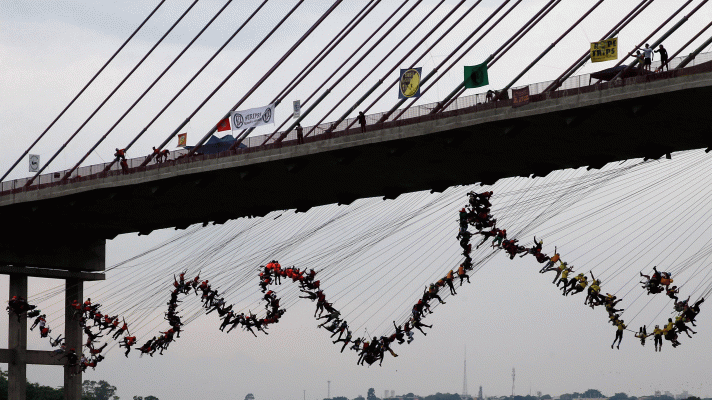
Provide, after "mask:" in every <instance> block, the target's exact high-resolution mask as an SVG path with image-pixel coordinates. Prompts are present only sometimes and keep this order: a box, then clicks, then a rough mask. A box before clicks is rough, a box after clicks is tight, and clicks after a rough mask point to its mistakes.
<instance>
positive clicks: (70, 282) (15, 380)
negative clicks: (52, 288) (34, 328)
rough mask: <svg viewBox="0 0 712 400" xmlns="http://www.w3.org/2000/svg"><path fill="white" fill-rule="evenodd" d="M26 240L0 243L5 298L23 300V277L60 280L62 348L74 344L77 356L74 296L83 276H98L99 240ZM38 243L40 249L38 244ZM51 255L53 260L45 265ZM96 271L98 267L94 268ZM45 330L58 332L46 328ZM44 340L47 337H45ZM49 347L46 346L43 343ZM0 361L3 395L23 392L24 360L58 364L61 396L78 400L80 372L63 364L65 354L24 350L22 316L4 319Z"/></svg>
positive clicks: (18, 396) (80, 292)
mask: <svg viewBox="0 0 712 400" xmlns="http://www.w3.org/2000/svg"><path fill="white" fill-rule="evenodd" d="M26 243H27V242H24V243H23V244H21V245H18V246H13V244H12V243H10V244H5V245H0V274H7V275H10V290H9V296H8V299H10V298H12V297H13V296H18V297H19V296H22V297H24V298H25V299H27V280H28V277H30V276H34V277H41V278H54V279H64V280H65V285H66V286H65V294H64V302H65V311H64V322H65V324H64V337H65V344H66V347H67V349H72V348H73V349H75V351H76V353H77V355H78V356H80V357H81V354H82V345H83V338H82V336H83V331H82V328H81V326H80V325H79V323H78V321H77V320H75V319H73V315H74V309H73V308H72V307H71V304H72V302H73V301H74V300H77V301H79V302H83V301H84V298H83V297H84V281H95V280H103V279H104V278H105V276H104V273H103V271H104V257H105V241H104V240H101V241H89V242H85V245H84V246H81V245H79V246H78V245H76V242H73V243H72V245H71V246H68V245H67V244H66V243H64V244H61V243H60V244H59V245H58V246H48V245H47V243H51V242H48V241H36V242H35V243H41V244H40V245H37V246H29V247H33V248H28V245H27V244H26ZM40 247H41V248H40ZM48 260H54V262H52V264H53V265H47V261H48ZM97 271H99V272H97ZM49 327H50V329H51V330H52V332H51V333H50V335H52V336H54V337H56V336H57V335H59V330H58V329H52V326H51V325H50V326H49ZM47 340H48V339H47ZM47 347H49V346H47ZM0 362H2V363H7V364H8V399H10V400H24V399H25V398H26V397H27V365H28V364H36V365H57V366H62V367H63V368H64V398H65V399H67V400H81V397H82V374H81V371H80V370H79V369H78V368H77V367H76V366H71V367H70V366H67V365H65V362H66V358H65V359H61V358H60V356H59V355H57V354H55V353H54V352H52V351H49V350H27V317H26V316H24V315H23V316H22V317H21V318H19V319H18V318H17V316H15V315H10V318H9V324H8V348H7V349H0Z"/></svg>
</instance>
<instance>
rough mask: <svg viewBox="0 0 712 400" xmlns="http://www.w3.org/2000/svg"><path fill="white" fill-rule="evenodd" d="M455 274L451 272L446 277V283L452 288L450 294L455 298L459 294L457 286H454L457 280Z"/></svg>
mask: <svg viewBox="0 0 712 400" xmlns="http://www.w3.org/2000/svg"><path fill="white" fill-rule="evenodd" d="M453 274H454V273H453V271H452V270H450V272H448V273H447V275H445V283H447V286H448V287H449V288H450V294H451V295H453V296H454V295H456V294H457V292H456V291H455V285H453V284H452V281H453V279H455V278H454V276H453Z"/></svg>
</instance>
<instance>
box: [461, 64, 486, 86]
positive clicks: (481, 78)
mask: <svg viewBox="0 0 712 400" xmlns="http://www.w3.org/2000/svg"><path fill="white" fill-rule="evenodd" d="M487 85H489V77H488V76H487V64H486V63H482V64H479V65H473V66H465V88H467V89H472V88H478V87H481V86H487Z"/></svg>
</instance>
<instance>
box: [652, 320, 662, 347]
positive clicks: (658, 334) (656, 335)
mask: <svg viewBox="0 0 712 400" xmlns="http://www.w3.org/2000/svg"><path fill="white" fill-rule="evenodd" d="M653 344H654V345H655V351H662V350H663V330H662V329H660V326H659V325H655V329H654V330H653Z"/></svg>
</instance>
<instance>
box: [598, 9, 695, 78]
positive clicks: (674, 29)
mask: <svg viewBox="0 0 712 400" xmlns="http://www.w3.org/2000/svg"><path fill="white" fill-rule="evenodd" d="M708 1H709V0H702V2H701V3H700V4H698V5H697V7H695V8H694V9H692V11H690V13H689V14H687V15H685V16H684V17H683V18H682V19H681V20H680V21H679V22H678V23H677V24H675V25H674V26H673V27H672V28H670V29H668V31H667V32H665V33H664V34H663V35H662V36H661V37H660V38H659V39H658V40H656V41H655V42H653V46H652V48H655V47H657V46H658V45H659V44H660V43H662V41H663V40H665V39H667V38H668V37H669V36H670V35H672V34H673V32H675V31H676V30H677V29H678V28H679V27H681V26H682V25H683V24H684V23H685V22H687V20H689V19H690V17H691V16H692V15H694V14H695V13H696V12H697V10H699V9H700V8H702V6H703V5H705V3H707V2H708ZM685 6H687V3H685V4H683V6H682V7H680V9H679V10H678V11H677V12H675V14H673V16H675V15H677V14H678V13H679V12H680V11H682V9H683V8H685ZM671 19H672V16H671V17H670V18H668V19H667V20H666V21H665V22H664V23H663V24H662V25H660V27H658V28H657V29H656V30H655V31H654V32H653V33H651V34H650V36H648V38H646V40H647V39H649V38H651V37H653V35H654V34H655V33H657V32H658V31H659V30H660V29H662V28H663V26H664V25H666V24H667V23H668V21H670V20H671ZM637 63H638V59H635V60H634V61H633V62H631V63H630V64H628V66H627V67H626V68H625V69H624V70H623V71H621V72H619V73H618V74H617V75H616V76H614V77H613V79H611V80H616V79H618V78H619V77H621V76H624V75H623V74H624V73H625V72H627V71H629V70H630V69H631V68H633V67H634V66H635V65H636V64H637ZM619 64H620V63H619Z"/></svg>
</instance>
